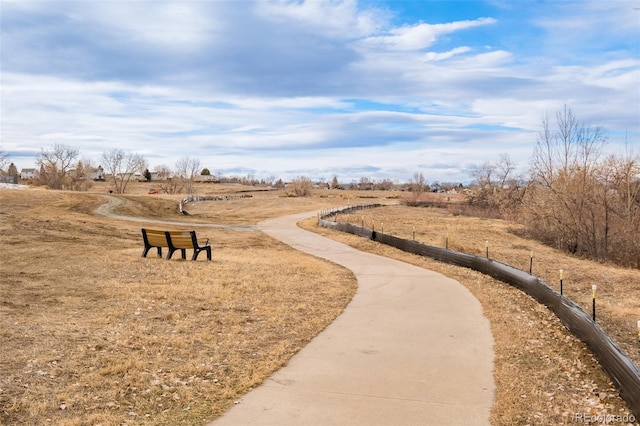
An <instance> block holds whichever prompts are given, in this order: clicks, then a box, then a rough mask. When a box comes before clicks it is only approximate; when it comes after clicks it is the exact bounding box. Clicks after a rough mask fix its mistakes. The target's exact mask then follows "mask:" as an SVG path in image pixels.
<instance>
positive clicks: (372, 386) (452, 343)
mask: <svg viewBox="0 0 640 426" xmlns="http://www.w3.org/2000/svg"><path fill="white" fill-rule="evenodd" d="M105 198H106V199H107V203H106V204H104V205H102V206H100V207H98V208H97V209H96V210H95V213H96V214H99V215H102V216H107V217H111V218H116V219H122V220H129V221H138V222H146V223H160V224H171V225H184V223H183V222H169V221H154V220H150V219H146V218H134V217H129V216H119V215H115V214H114V213H113V210H114V209H115V208H116V207H117V206H118V205H120V204H122V203H123V202H124V200H122V199H120V198H116V197H111V196H105ZM313 214H314V213H303V214H297V215H291V216H284V217H281V218H277V219H271V220H267V221H264V222H262V223H260V224H259V225H258V226H257V227H255V226H250V225H246V226H245V225H212V224H194V223H191V224H190V225H192V226H203V227H216V228H225V229H230V230H238V231H257V230H261V231H263V232H265V233H267V234H269V235H271V236H272V237H274V238H276V239H278V240H281V241H283V242H285V243H286V244H288V245H290V246H291V247H293V248H295V249H297V250H300V251H302V252H305V253H309V254H312V255H314V256H317V257H321V258H324V259H328V260H330V261H332V262H334V263H337V264H339V265H342V266H344V267H346V268H348V269H350V270H352V271H353V272H354V274H355V276H356V278H357V279H358V290H357V292H356V294H355V296H354V298H353V300H352V301H351V302H350V303H349V305H348V306H347V308H346V309H345V311H344V312H343V313H342V314H341V315H340V316H339V317H338V318H337V319H336V320H335V321H334V322H333V323H331V324H330V325H329V326H328V327H327V328H326V329H325V330H324V331H323V332H322V333H320V334H319V335H318V336H317V337H316V338H314V339H313V340H312V341H311V342H310V343H309V344H308V345H307V346H305V347H304V348H303V349H302V350H301V351H300V352H298V354H296V355H295V356H294V357H293V358H292V359H291V360H290V361H289V363H288V364H287V365H286V366H285V367H284V368H282V369H280V370H279V371H277V372H276V373H274V374H273V375H272V376H271V377H269V378H268V379H266V380H265V382H264V383H263V384H262V385H261V386H259V387H258V388H256V389H254V390H253V391H251V392H249V393H248V394H247V395H245V396H244V397H242V398H241V400H240V402H239V404H237V405H236V406H234V407H233V408H232V409H231V410H229V411H228V412H227V413H225V414H224V415H223V416H222V417H220V418H219V419H217V420H216V421H215V422H213V423H211V424H210V426H224V425H234V426H235V425H237V426H245V425H246V426H250V425H273V426H286V425H295V426H303V425H309V426H311V425H318V426H327V425H349V426H356V425H363V426H364V425H366V426H370V425H389V426H401V425H456V426H457V425H488V424H489V414H490V410H491V406H492V403H493V394H494V383H493V337H492V335H491V330H490V328H489V321H488V320H487V319H486V318H485V317H484V316H483V315H482V308H481V306H480V303H479V302H478V301H477V300H476V299H475V298H474V297H473V296H472V295H471V293H470V292H469V291H468V290H467V289H466V288H465V287H463V286H462V285H461V284H460V283H458V282H457V281H454V280H452V279H450V278H447V277H445V276H443V275H441V274H438V273H436V272H433V271H429V270H426V269H423V268H418V267H416V266H413V265H409V264H407V263H403V262H399V261H396V260H392V259H388V258H385V257H380V256H376V255H372V254H369V253H364V252H361V251H358V250H356V249H354V248H351V247H349V246H347V245H344V244H341V243H338V242H335V241H333V240H330V239H328V238H324V237H322V236H320V235H318V234H314V233H312V232H309V231H305V230H303V229H301V228H299V227H298V226H297V225H296V224H297V222H298V221H299V220H301V219H303V218H306V217H309V216H311V215H313Z"/></svg>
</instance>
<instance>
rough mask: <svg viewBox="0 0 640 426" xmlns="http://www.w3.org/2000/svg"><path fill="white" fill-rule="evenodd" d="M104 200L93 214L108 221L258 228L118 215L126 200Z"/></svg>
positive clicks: (232, 228) (255, 228) (231, 228)
mask: <svg viewBox="0 0 640 426" xmlns="http://www.w3.org/2000/svg"><path fill="white" fill-rule="evenodd" d="M102 197H103V198H104V199H106V200H107V202H106V203H105V204H102V205H100V206H98V207H97V208H96V209H95V210H94V211H93V213H94V214H96V215H98V216H104V217H108V218H109V219H117V220H126V221H129V222H141V223H154V224H160V225H173V226H187V227H188V226H193V227H198V228H216V229H225V230H228V231H245V232H246V231H249V232H251V231H254V232H255V231H258V228H257V227H256V226H254V225H225V224H219V223H193V222H188V223H187V222H177V221H169V220H157V219H149V218H146V217H135V216H126V215H119V214H116V213H114V211H115V210H116V209H117V208H118V207H120V206H123V205H124V204H126V203H127V200H126V199H124V198H119V197H114V196H111V195H103V196H102Z"/></svg>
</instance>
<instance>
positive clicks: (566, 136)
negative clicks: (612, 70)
mask: <svg viewBox="0 0 640 426" xmlns="http://www.w3.org/2000/svg"><path fill="white" fill-rule="evenodd" d="M555 118H556V121H555V124H556V126H555V128H552V127H551V123H550V121H549V115H548V114H546V115H545V116H544V118H543V120H542V131H541V132H540V134H539V136H538V141H537V143H536V147H535V150H534V153H533V159H532V165H531V179H532V189H533V192H531V191H530V193H529V194H530V195H531V197H528V202H527V203H526V205H527V206H528V207H529V208H528V209H527V213H528V220H529V222H530V223H529V225H530V228H531V229H536V230H537V231H538V232H539V233H540V236H541V238H542V239H544V240H546V241H548V242H553V243H554V244H556V245H558V246H561V247H564V248H566V249H568V250H569V251H571V252H574V253H575V252H578V251H586V252H590V253H591V254H592V255H593V256H594V257H595V256H597V253H598V249H597V247H596V245H597V243H596V240H598V238H596V237H595V235H597V234H598V232H595V231H594V230H593V226H596V225H593V224H599V223H600V221H597V220H596V216H597V215H596V214H595V210H594V208H595V207H594V204H593V203H594V202H596V201H595V200H594V198H593V194H594V191H596V190H597V189H598V188H601V186H599V183H598V181H597V179H598V177H597V173H596V170H597V168H598V167H599V157H600V154H601V152H602V149H603V147H604V145H605V143H606V137H605V136H604V134H603V131H602V129H601V128H599V127H589V126H586V125H584V124H583V123H581V122H580V121H578V120H577V118H576V117H575V115H574V114H573V112H572V110H571V109H570V108H569V107H568V106H567V105H564V106H563V108H562V109H561V110H560V111H558V112H557V113H556V115H555ZM602 201H603V202H604V200H602ZM600 207H603V206H600ZM589 223H591V224H592V225H589ZM603 235H606V233H604V234H603ZM605 245H606V243H605Z"/></svg>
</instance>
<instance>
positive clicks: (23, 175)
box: [20, 169, 40, 180]
mask: <svg viewBox="0 0 640 426" xmlns="http://www.w3.org/2000/svg"><path fill="white" fill-rule="evenodd" d="M39 174H40V173H39V172H38V170H37V169H22V170H21V171H20V179H25V180H27V179H35V178H37V177H38V175H39Z"/></svg>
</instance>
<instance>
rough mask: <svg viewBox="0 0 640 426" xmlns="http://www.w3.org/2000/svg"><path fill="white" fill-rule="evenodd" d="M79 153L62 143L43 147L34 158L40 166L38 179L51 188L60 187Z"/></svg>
mask: <svg viewBox="0 0 640 426" xmlns="http://www.w3.org/2000/svg"><path fill="white" fill-rule="evenodd" d="M79 153H80V152H79V151H78V150H77V149H76V148H73V147H70V146H68V145H63V144H55V145H53V146H52V147H50V148H47V149H45V148H43V149H42V151H41V153H40V155H39V156H38V158H37V159H36V164H38V165H39V166H40V181H41V182H42V183H44V184H45V185H47V186H48V187H49V188H51V189H62V186H63V184H64V182H65V178H67V177H68V176H67V175H68V173H69V169H70V168H71V166H72V165H73V163H74V161H75V159H76V158H77V157H78V155H79Z"/></svg>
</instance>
